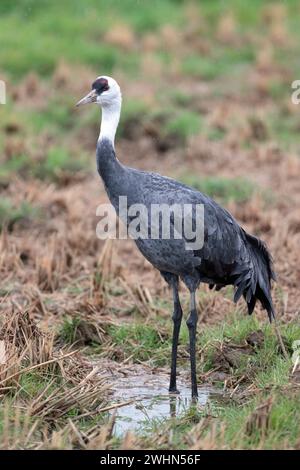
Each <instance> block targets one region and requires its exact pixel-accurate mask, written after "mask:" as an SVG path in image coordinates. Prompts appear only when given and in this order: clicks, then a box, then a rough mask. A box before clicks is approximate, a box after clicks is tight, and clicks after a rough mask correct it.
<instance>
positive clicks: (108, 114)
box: [98, 96, 122, 147]
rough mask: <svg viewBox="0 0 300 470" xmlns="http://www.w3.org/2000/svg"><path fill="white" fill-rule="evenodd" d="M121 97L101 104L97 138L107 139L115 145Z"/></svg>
mask: <svg viewBox="0 0 300 470" xmlns="http://www.w3.org/2000/svg"><path fill="white" fill-rule="evenodd" d="M121 105H122V99H121V96H120V97H117V98H115V99H114V100H113V101H111V102H110V103H107V104H105V105H102V119H101V127H100V135H99V139H98V140H102V139H108V140H109V141H110V142H111V143H112V146H113V147H114V146H115V135H116V131H117V127H118V124H119V120H120V114H121Z"/></svg>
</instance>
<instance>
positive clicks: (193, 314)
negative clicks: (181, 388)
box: [186, 291, 198, 397]
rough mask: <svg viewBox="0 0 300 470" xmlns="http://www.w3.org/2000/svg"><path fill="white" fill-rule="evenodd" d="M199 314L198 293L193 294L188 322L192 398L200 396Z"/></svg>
mask: <svg viewBox="0 0 300 470" xmlns="http://www.w3.org/2000/svg"><path fill="white" fill-rule="evenodd" d="M197 321H198V314H197V308H196V293H195V291H193V292H191V301H190V316H189V318H188V319H187V321H186V324H187V326H188V329H189V337H190V361H191V379H192V397H197V396H198V389H197V377H196V328H197Z"/></svg>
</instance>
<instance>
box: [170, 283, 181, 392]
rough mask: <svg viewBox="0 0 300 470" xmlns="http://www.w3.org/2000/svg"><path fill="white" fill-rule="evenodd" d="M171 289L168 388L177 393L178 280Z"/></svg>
mask: <svg viewBox="0 0 300 470" xmlns="http://www.w3.org/2000/svg"><path fill="white" fill-rule="evenodd" d="M172 288H173V301H174V312H173V316H172V320H173V323H174V327H173V340H172V359H171V376H170V387H169V392H173V393H179V392H178V390H177V388H176V365H177V346H178V338H179V331H180V326H181V319H182V308H181V305H180V299H179V294H178V279H174V281H173V282H172Z"/></svg>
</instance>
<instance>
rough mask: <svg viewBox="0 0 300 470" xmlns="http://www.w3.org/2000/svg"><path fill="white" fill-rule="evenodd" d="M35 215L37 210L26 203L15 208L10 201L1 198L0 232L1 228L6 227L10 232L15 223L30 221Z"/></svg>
mask: <svg viewBox="0 0 300 470" xmlns="http://www.w3.org/2000/svg"><path fill="white" fill-rule="evenodd" d="M37 215H38V211H37V209H36V208H34V207H33V206H31V205H30V204H29V203H28V202H27V201H24V202H22V203H21V204H20V205H19V206H15V205H14V204H13V203H12V201H11V200H10V199H8V198H2V199H1V201H0V230H1V228H3V226H7V227H8V229H9V230H11V229H12V228H13V226H14V225H15V224H16V223H17V222H20V221H22V220H26V219H27V220H28V219H32V218H33V217H36V216H37Z"/></svg>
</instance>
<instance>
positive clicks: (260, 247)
mask: <svg viewBox="0 0 300 470" xmlns="http://www.w3.org/2000/svg"><path fill="white" fill-rule="evenodd" d="M245 237H246V241H247V244H248V248H249V252H250V256H251V265H252V268H251V270H250V272H248V273H247V274H245V275H244V274H242V275H240V276H239V277H238V278H237V279H236V281H235V286H236V288H237V289H236V292H235V296H234V300H235V301H237V300H238V299H239V298H240V297H241V295H243V297H244V299H245V301H246V303H247V307H248V313H249V315H251V314H252V312H253V310H254V307H255V304H256V301H257V300H259V301H260V303H261V304H262V307H263V308H264V309H265V310H266V311H267V313H268V317H269V320H270V322H271V321H272V320H273V319H275V310H274V306H273V302H272V297H271V281H272V280H276V275H275V273H274V271H273V262H272V257H271V255H270V253H269V251H268V249H267V247H266V245H265V244H264V243H263V242H262V241H261V240H259V238H256V237H254V236H253V235H249V234H248V233H246V232H245Z"/></svg>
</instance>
